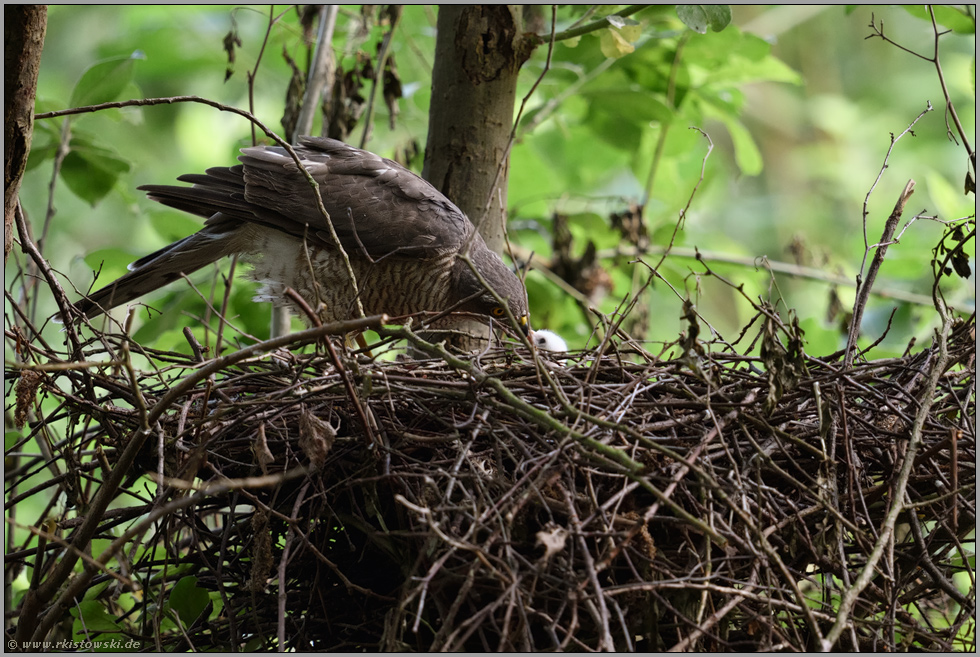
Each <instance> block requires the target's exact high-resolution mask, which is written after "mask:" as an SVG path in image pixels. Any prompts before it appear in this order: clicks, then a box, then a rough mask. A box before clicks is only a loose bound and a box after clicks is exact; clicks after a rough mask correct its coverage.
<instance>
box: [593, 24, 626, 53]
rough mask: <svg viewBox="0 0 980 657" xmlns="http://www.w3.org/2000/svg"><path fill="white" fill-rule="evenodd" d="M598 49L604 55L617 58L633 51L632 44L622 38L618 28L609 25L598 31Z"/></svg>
mask: <svg viewBox="0 0 980 657" xmlns="http://www.w3.org/2000/svg"><path fill="white" fill-rule="evenodd" d="M599 50H601V51H602V54H603V55H605V56H606V57H611V58H613V59H619V58H620V57H623V56H624V55H628V54H630V53H631V52H633V50H634V48H633V44H632V43H630V42H629V41H627V40H626V39H625V38H623V35H622V34H620V33H619V30H617V29H615V28H612V27H610V28H609V29H607V30H602V31H601V32H600V33H599Z"/></svg>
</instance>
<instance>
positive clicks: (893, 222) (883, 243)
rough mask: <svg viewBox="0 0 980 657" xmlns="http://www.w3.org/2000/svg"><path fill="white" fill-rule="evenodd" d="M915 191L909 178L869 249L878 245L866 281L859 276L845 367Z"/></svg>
mask: <svg viewBox="0 0 980 657" xmlns="http://www.w3.org/2000/svg"><path fill="white" fill-rule="evenodd" d="M914 191H915V181H914V180H909V181H908V182H907V183H906V184H905V189H904V190H902V193H901V194H900V195H899V197H898V201H897V202H896V203H895V209H894V210H892V213H891V215H889V217H888V220H887V221H885V229H884V231H882V233H881V239H880V240H879V242H878V244H874V245H872V246H870V247H868V248H869V249H872V248H875V247H878V248H877V250H876V251H875V256H874V258H873V259H872V261H871V267H870V268H869V269H868V276H867V278H866V279H865V280H864V281H861V277H860V276H858V285H859V286H860V287H859V288H858V293H857V297H856V298H855V299H854V310H853V315H852V317H851V326H850V329H849V330H848V332H847V348H846V349H845V350H844V361H843V362H844V367H848V368H849V367H851V366H852V363H851V354H853V353H854V347H855V345H856V344H857V338H858V333H859V332H860V331H861V318H862V317H863V316H864V308H865V306H866V305H867V303H868V297H869V296H871V288H872V287H873V286H874V282H875V278H876V277H877V276H878V270H879V269H880V268H881V263H883V262H884V261H885V252H886V251H887V250H888V245H889V244H891V243H892V236H893V235H894V234H895V229H896V228H897V227H898V221H899V219H901V218H902V212H903V211H904V210H905V204H906V203H908V201H909V198H910V197H911V196H912V193H913V192H914Z"/></svg>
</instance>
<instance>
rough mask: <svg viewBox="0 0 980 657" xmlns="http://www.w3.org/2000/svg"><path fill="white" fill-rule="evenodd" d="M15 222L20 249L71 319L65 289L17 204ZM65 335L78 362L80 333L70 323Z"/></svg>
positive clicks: (63, 315) (63, 313) (80, 351)
mask: <svg viewBox="0 0 980 657" xmlns="http://www.w3.org/2000/svg"><path fill="white" fill-rule="evenodd" d="M14 216H15V221H16V222H17V233H18V236H19V237H20V248H21V249H22V250H23V251H24V253H26V254H27V255H29V256H30V257H31V260H33V261H34V264H35V265H36V266H37V268H38V269H40V270H41V273H42V274H43V275H44V280H45V281H46V282H47V284H48V287H49V288H50V289H52V290H54V292H55V295H54V300H55V303H57V304H58V309H59V310H60V311H61V316H62V317H64V318H66V320H67V318H69V317H71V315H69V314H68V308H69V307H71V305H70V304H69V303H68V296H67V295H66V294H65V290H64V288H62V287H61V283H59V282H58V278H57V277H56V276H55V275H54V271H53V270H52V269H51V265H49V264H48V261H47V260H46V259H45V258H44V256H43V255H41V252H40V251H39V250H38V248H37V245H36V244H35V243H34V241H33V240H32V239H31V236H30V231H29V230H28V226H27V220H26V218H25V217H24V209H23V208H22V207H21V206H20V204H19V203H18V204H17V211H16V212H15V213H14ZM65 333H66V334H67V336H68V341H69V343H70V344H71V353H72V360H77V359H78V358H79V357H80V355H81V353H82V346H81V343H80V342H79V340H78V333H76V332H75V327H74V325H72V324H71V323H70V322H68V321H66V322H65Z"/></svg>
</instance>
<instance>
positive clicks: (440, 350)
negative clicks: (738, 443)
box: [383, 326, 728, 546]
mask: <svg viewBox="0 0 980 657" xmlns="http://www.w3.org/2000/svg"><path fill="white" fill-rule="evenodd" d="M383 333H384V334H385V335H395V336H398V337H401V338H405V339H406V340H408V341H410V342H411V343H412V344H414V345H415V346H416V347H417V348H418V349H419V350H421V351H424V352H426V353H429V354H432V355H433V356H436V357H438V358H442V359H443V360H444V361H445V362H446V363H447V364H448V365H450V366H451V367H454V368H456V369H458V370H461V371H464V372H468V373H469V374H470V376H472V377H473V380H474V381H475V382H476V384H477V385H484V384H485V385H488V386H490V387H491V388H493V389H494V391H496V393H497V394H498V395H499V396H500V397H501V398H502V400H503V403H504V404H505V405H506V407H507V408H508V410H510V411H513V412H516V413H517V414H518V415H520V416H521V417H523V418H525V419H528V420H531V421H533V422H534V423H536V424H538V425H539V426H541V427H543V428H545V429H548V430H552V431H555V432H557V433H559V434H561V435H566V436H569V437H570V438H571V439H572V440H574V441H575V442H577V443H579V444H581V445H583V446H585V447H588V448H589V449H590V450H591V451H587V452H586V453H585V454H584V456H586V457H587V458H590V459H594V460H596V461H598V462H600V463H603V464H605V465H610V464H616V465H618V466H620V467H622V468H623V470H624V472H625V474H626V476H628V477H629V478H630V479H632V480H633V481H636V482H637V483H639V485H640V486H642V487H643V489H644V490H645V491H647V492H648V493H650V494H651V495H653V496H654V497H656V498H657V499H658V500H660V501H661V503H662V504H664V505H665V506H667V507H668V508H669V509H670V510H671V511H673V512H674V513H675V514H677V516H678V517H680V518H682V519H684V520H685V521H686V522H687V523H688V524H690V525H692V526H694V527H697V529H698V530H699V531H701V532H703V533H704V534H706V535H708V536H710V537H711V539H712V540H713V541H714V542H715V543H716V544H717V545H722V546H723V545H726V544H727V543H728V540H727V539H726V538H724V537H723V536H721V535H720V534H719V533H718V532H716V531H715V530H714V529H712V528H711V527H709V526H708V525H707V524H706V523H704V522H703V521H702V520H701V519H699V518H696V517H695V516H693V515H692V514H691V513H689V512H688V511H686V510H685V509H684V508H682V507H681V506H680V505H679V504H677V503H676V502H674V501H673V500H671V499H670V498H668V497H667V496H665V495H664V493H663V492H662V491H661V490H659V489H658V488H657V487H656V486H654V485H653V484H652V483H650V481H648V480H647V479H646V478H645V477H644V476H643V472H644V471H645V470H646V468H645V466H644V465H643V464H641V463H639V462H637V461H634V460H633V459H632V458H630V456H629V455H628V454H626V452H625V451H623V450H621V449H618V448H616V447H612V446H610V445H606V444H605V443H603V442H601V441H599V440H596V439H594V438H591V437H589V436H586V435H585V434H583V433H581V432H579V431H575V430H574V429H572V428H570V427H568V426H567V425H565V424H563V423H562V422H560V421H559V420H557V419H555V418H554V417H552V416H551V415H550V414H549V413H548V412H546V411H543V410H541V409H539V408H536V407H534V406H533V405H531V404H529V403H528V402H526V401H525V400H523V399H521V398H520V397H519V396H517V395H516V394H514V393H513V392H512V391H511V390H510V389H509V388H508V387H507V386H506V385H505V384H504V382H503V381H501V380H500V379H498V378H495V377H492V376H490V375H488V374H487V373H486V372H484V371H483V370H481V369H480V368H479V367H478V366H477V365H475V364H473V363H470V362H468V361H465V360H462V359H461V358H457V357H456V356H453V355H452V354H450V353H449V352H448V351H446V349H445V347H443V346H442V345H434V344H431V343H429V342H426V341H425V340H423V339H421V338H420V337H419V336H418V335H416V334H415V333H413V332H412V330H411V329H409V328H407V327H404V326H401V327H397V328H384V329H383ZM563 406H564V404H563ZM565 410H566V412H569V413H571V414H572V415H573V416H576V417H579V418H581V419H582V420H587V421H589V422H591V423H592V424H595V425H598V426H601V427H605V428H608V429H614V430H616V431H621V432H623V433H625V434H627V435H629V436H630V437H631V438H633V439H634V440H636V441H638V442H639V443H641V444H642V445H644V446H646V447H649V448H650V449H653V450H654V451H657V452H659V453H661V454H664V455H666V456H668V457H670V458H672V459H673V460H675V461H678V462H681V461H683V460H684V459H683V457H681V455H680V454H678V453H677V452H676V451H674V450H672V449H670V448H669V447H665V446H664V445H660V444H658V443H656V442H654V441H652V440H649V439H647V438H646V437H645V436H643V435H642V434H640V433H638V432H636V431H634V430H632V429H630V428H629V427H625V426H623V425H621V424H618V423H616V422H610V421H608V420H603V419H601V418H598V417H595V416H593V415H589V414H587V413H583V412H581V411H578V410H577V409H574V408H572V407H571V406H566V407H565ZM690 467H691V469H692V470H693V471H695V472H696V473H697V474H698V475H699V477H700V478H701V479H702V481H704V482H705V484H706V485H708V486H711V487H712V489H713V490H715V491H716V492H717V493H718V494H719V495H721V496H722V497H723V498H724V499H726V500H727V499H728V498H727V496H726V495H725V494H724V491H722V490H721V489H720V487H719V486H718V484H717V482H714V483H713V482H712V480H711V478H710V477H709V476H708V475H707V473H705V471H704V470H703V469H701V468H699V467H697V466H695V465H693V464H690Z"/></svg>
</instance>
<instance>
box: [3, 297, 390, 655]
mask: <svg viewBox="0 0 980 657" xmlns="http://www.w3.org/2000/svg"><path fill="white" fill-rule="evenodd" d="M385 321H387V318H386V316H385V315H379V316H374V317H367V318H364V319H356V320H348V321H345V322H335V323H332V324H327V325H326V326H322V327H318V328H314V329H308V330H306V331H300V332H299V333H294V334H292V335H287V336H282V337H279V338H274V339H272V340H266V341H265V342H259V343H257V344H253V345H250V346H248V347H245V348H244V349H240V350H239V351H236V352H234V353H231V354H228V355H227V356H223V357H221V358H217V359H215V360H212V361H210V362H208V363H207V364H206V365H205V366H204V367H202V368H201V369H199V370H197V371H196V372H194V373H192V374H190V375H189V376H187V377H185V378H184V379H182V380H181V381H180V382H179V383H178V384H177V385H176V386H174V387H173V388H171V389H170V390H168V391H167V393H166V394H165V395H164V396H163V397H162V398H161V399H160V400H159V401H158V402H157V403H156V404H155V405H154V406H153V408H152V409H151V410H150V411H149V413H148V415H147V417H146V419H145V421H141V424H143V426H145V427H152V426H154V425H155V424H156V423H157V421H158V420H159V419H160V417H161V416H162V415H163V413H164V411H166V409H167V408H169V407H170V406H171V405H172V404H173V403H174V402H176V401H177V399H179V398H180V397H181V396H183V395H184V394H185V393H187V392H188V391H190V390H191V389H193V388H194V386H196V385H197V384H198V383H199V382H200V381H202V380H204V379H206V378H207V377H208V376H210V375H212V374H214V373H215V372H219V371H221V370H223V369H225V368H227V367H230V366H231V365H234V364H235V363H238V362H241V361H243V360H246V359H248V358H252V357H255V356H257V355H259V354H262V353H265V352H267V351H272V350H274V349H279V348H281V347H285V346H287V345H295V346H299V345H303V344H308V343H311V342H315V341H317V340H319V339H320V338H322V337H324V336H327V335H343V334H345V333H348V332H350V331H355V330H363V329H366V328H378V327H380V326H381V325H382V324H383V323H384V322H385ZM148 436H149V433H148V432H147V431H144V430H139V431H135V432H134V433H133V434H132V435H131V436H130V438H129V440H128V441H127V444H126V448H125V449H124V450H123V451H122V453H120V455H119V459H118V461H117V462H116V467H114V468H113V469H112V472H111V473H110V474H109V476H108V477H107V478H106V480H105V481H104V482H103V484H102V486H101V487H100V488H99V490H98V492H97V493H96V494H95V497H94V499H93V500H92V503H91V505H90V507H89V512H88V515H87V517H86V519H85V522H84V523H83V524H82V526H81V527H79V529H78V530H77V531H76V532H75V538H74V539H73V540H72V546H73V547H74V549H75V551H76V552H81V551H83V548H84V546H85V545H87V544H88V542H89V541H90V540H91V539H92V538H93V537H94V536H95V533H96V531H97V530H98V525H99V522H101V520H102V514H103V513H104V512H105V510H106V508H108V506H109V503H110V502H111V501H112V500H113V498H114V496H115V493H116V490H117V489H118V488H119V486H120V485H121V484H122V481H123V479H124V478H125V477H126V475H127V474H128V473H129V471H130V468H131V467H132V465H133V463H134V462H135V460H136V456H137V455H138V454H139V452H140V450H141V449H142V447H143V443H144V442H145V440H146V439H147V437H148ZM76 560H77V557H76V554H75V552H69V553H66V554H65V556H64V557H63V558H62V560H61V561H60V562H59V563H58V565H57V566H56V567H55V568H54V570H53V571H52V572H51V574H50V575H49V576H48V578H47V579H46V580H45V581H44V582H43V583H42V584H41V586H39V587H38V588H37V589H31V590H29V591H28V592H27V595H26V596H25V597H24V603H23V606H22V607H21V613H20V618H21V622H19V623H18V626H17V637H16V638H17V640H18V641H27V640H28V639H29V638H30V636H33V640H35V641H40V640H43V638H44V637H45V636H46V635H47V633H48V631H49V630H50V629H51V628H52V627H54V624H55V623H56V622H57V621H58V620H59V619H60V618H61V614H62V613H63V609H67V607H68V604H69V603H70V600H71V598H68V601H67V602H64V603H63V604H64V606H63V608H62V609H59V606H61V605H55V606H53V607H52V608H51V609H49V611H48V612H47V613H46V614H45V615H44V617H43V618H41V619H40V621H39V622H38V623H37V624H36V626H35V627H34V628H32V627H31V623H30V622H24V619H37V618H39V614H40V612H41V608H42V607H43V606H44V605H45V604H46V603H47V602H48V601H50V600H51V599H52V598H53V597H54V595H55V593H57V591H58V590H59V589H60V588H61V585H62V584H63V583H64V582H65V581H66V580H67V579H68V578H69V577H70V576H71V575H72V570H73V568H74V565H75V561H76ZM93 574H94V573H91V572H89V571H87V570H86V571H84V572H83V573H81V574H78V575H76V576H75V579H74V581H73V583H72V590H74V591H76V592H78V591H81V588H82V587H84V585H85V584H86V583H87V582H88V581H89V580H91V578H92V575H93ZM61 600H65V596H64V595H63V596H62V598H61ZM32 630H33V632H32V635H30V636H29V635H28V634H27V633H28V632H31V631H32Z"/></svg>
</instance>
